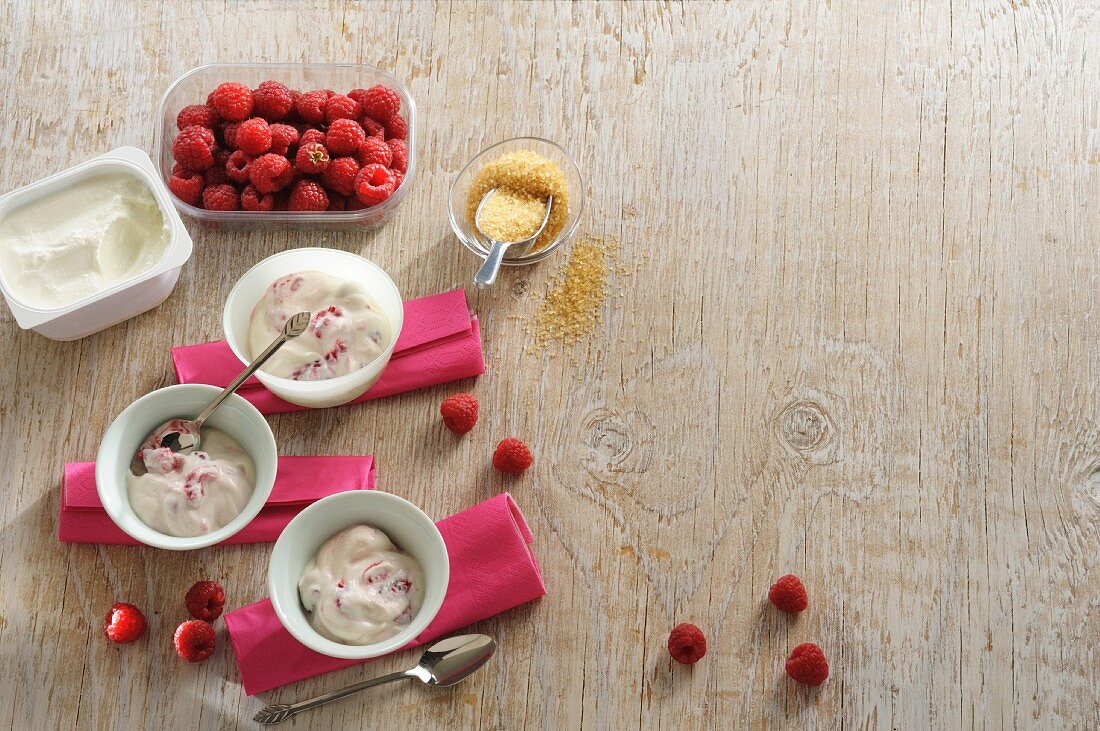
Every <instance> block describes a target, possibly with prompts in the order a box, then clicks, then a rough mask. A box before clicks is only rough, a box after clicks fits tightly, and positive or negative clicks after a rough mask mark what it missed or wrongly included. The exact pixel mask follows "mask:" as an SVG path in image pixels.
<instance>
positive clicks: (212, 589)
mask: <svg viewBox="0 0 1100 731" xmlns="http://www.w3.org/2000/svg"><path fill="white" fill-rule="evenodd" d="M183 603H184V605H185V606H186V607H187V613H188V614H190V615H191V616H192V617H194V618H195V619H201V620H202V621H204V622H213V621H214V620H215V619H217V618H218V617H220V616H221V613H222V608H223V607H225V590H223V589H222V587H221V585H220V584H218V582H216V581H196V582H195V583H194V584H193V585H192V586H191V588H190V589H188V590H187V595H186V596H184V598H183Z"/></svg>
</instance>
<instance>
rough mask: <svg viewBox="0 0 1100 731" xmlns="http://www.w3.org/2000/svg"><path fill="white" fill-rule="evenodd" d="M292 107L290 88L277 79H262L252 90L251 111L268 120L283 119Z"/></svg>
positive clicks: (292, 99) (292, 100)
mask: <svg viewBox="0 0 1100 731" xmlns="http://www.w3.org/2000/svg"><path fill="white" fill-rule="evenodd" d="M293 108H294V98H293V97H292V96H291V93H290V89H288V88H287V87H286V86H285V85H283V84H280V83H279V82H278V81H264V82H263V83H261V84H260V85H259V86H258V87H256V90H255V91H254V92H252V113H253V114H255V115H256V116H257V117H263V118H264V119H266V120H267V121H269V122H274V121H275V120H277V119H283V118H284V117H286V116H287V115H288V114H290V110H291V109H293Z"/></svg>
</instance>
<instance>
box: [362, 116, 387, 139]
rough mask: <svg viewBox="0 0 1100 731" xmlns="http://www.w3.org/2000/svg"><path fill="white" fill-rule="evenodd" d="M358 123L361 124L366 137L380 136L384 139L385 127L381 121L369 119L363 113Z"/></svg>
mask: <svg viewBox="0 0 1100 731" xmlns="http://www.w3.org/2000/svg"><path fill="white" fill-rule="evenodd" d="M359 124H360V125H362V127H363V131H364V132H366V133H367V137H380V138H382V139H386V128H385V127H384V126H383V125H382V123H381V122H379V121H377V120H375V119H371V118H370V117H368V116H367V115H366V114H364V115H363V117H362V118H361V119H360V120H359Z"/></svg>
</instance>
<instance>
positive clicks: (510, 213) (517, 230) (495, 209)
mask: <svg viewBox="0 0 1100 731" xmlns="http://www.w3.org/2000/svg"><path fill="white" fill-rule="evenodd" d="M493 188H496V189H497V193H496V194H495V195H494V196H493V197H492V198H490V199H489V202H488V203H486V204H485V209H483V210H482V211H481V224H482V229H483V230H484V232H485V233H486V234H488V235H489V236H492V237H493V238H495V239H497V240H499V241H521V240H523V239H525V238H527V237H528V236H530V235H531V234H533V233H534V232H535V231H537V230H538V227H539V224H541V223H542V218H543V216H544V215H545V214H546V199H547V197H549V196H554V202H553V204H552V205H551V207H550V218H549V220H548V221H547V222H546V228H545V229H543V231H542V233H541V234H539V237H538V238H537V239H535V243H534V245H533V246H532V247H531V250H532V251H537V250H538V249H541V248H542V247H544V246H546V245H547V244H550V243H551V242H552V241H553V240H554V239H555V238H557V236H558V234H559V233H561V230H562V228H564V227H565V222H566V221H567V220H568V219H569V184H568V183H567V182H566V180H565V173H563V172H562V170H561V168H560V167H559V166H558V164H557V163H555V162H554V161H553V160H550V159H548V158H546V157H544V156H543V155H540V154H539V153H537V152H534V151H533V150H514V151H512V152H506V153H504V154H503V155H501V156H500V157H498V158H496V159H495V160H491V161H490V162H487V163H485V165H484V166H482V168H481V169H480V170H478V171H477V174H476V175H475V176H474V181H473V182H472V183H471V184H470V190H469V191H468V192H467V193H466V216H467V218H469V219H470V224H471V225H473V222H474V217H475V216H476V214H477V207H478V205H479V204H480V203H481V199H482V198H484V197H485V194H486V193H488V192H489V191H490V190H492V189H493Z"/></svg>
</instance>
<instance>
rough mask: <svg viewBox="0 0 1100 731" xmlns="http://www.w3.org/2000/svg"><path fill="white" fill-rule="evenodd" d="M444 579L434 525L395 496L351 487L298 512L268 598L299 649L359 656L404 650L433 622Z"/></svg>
mask: <svg viewBox="0 0 1100 731" xmlns="http://www.w3.org/2000/svg"><path fill="white" fill-rule="evenodd" d="M449 581H450V563H449V559H448V556H447V546H446V545H445V544H444V543H443V536H442V535H440V533H439V529H438V528H436V526H435V523H433V522H432V521H431V519H430V518H428V516H427V515H425V514H424V513H423V511H421V510H420V509H419V508H417V507H416V506H415V505H413V504H412V503H410V502H408V501H407V500H403V499H402V498H399V497H397V496H396V495H390V494H388V493H384V492H378V491H375V490H351V491H348V492H342V493H338V494H336V495H330V496H329V497H326V498H324V499H322V500H319V501H317V502H316V503H314V504H312V505H310V506H309V507H307V508H306V509H305V510H303V511H302V512H301V513H299V514H298V515H297V516H296V517H295V518H294V519H293V520H292V521H290V523H289V524H288V525H287V527H286V528H285V529H284V530H283V532H282V534H281V535H280V536H279V539H278V540H277V541H276V542H275V548H274V549H273V550H272V552H271V561H270V564H269V568H268V592H269V594H270V596H271V604H272V607H273V608H274V609H275V614H276V615H277V616H278V617H279V621H280V622H281V623H282V624H283V626H284V627H286V629H287V631H288V632H290V634H291V635H293V636H294V638H295V639H297V640H298V641H299V642H301V643H302V644H303V645H305V646H306V647H309V648H310V649H312V650H315V651H317V652H320V653H321V654H323V655H328V656H330V657H340V658H346V659H355V660H358V659H365V658H369V657H377V656H379V655H384V654H386V653H389V652H393V651H394V650H397V649H399V648H401V647H404V646H405V645H407V644H408V643H409V642H411V641H412V640H414V639H415V638H416V637H417V635H419V634H420V633H421V632H423V631H424V629H425V628H427V626H428V625H429V624H431V621H432V620H433V619H434V618H435V615H436V613H438V611H439V608H440V606H442V604H443V598H444V597H445V596H446V593H447V584H448V582H449Z"/></svg>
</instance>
